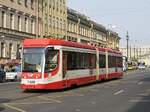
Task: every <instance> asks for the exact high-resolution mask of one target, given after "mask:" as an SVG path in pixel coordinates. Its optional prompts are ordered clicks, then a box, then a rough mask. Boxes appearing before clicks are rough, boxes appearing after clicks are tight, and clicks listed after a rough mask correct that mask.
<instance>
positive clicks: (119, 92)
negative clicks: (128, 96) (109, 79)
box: [114, 89, 124, 95]
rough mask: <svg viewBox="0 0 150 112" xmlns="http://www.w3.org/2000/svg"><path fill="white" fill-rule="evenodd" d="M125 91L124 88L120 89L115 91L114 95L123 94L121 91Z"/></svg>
mask: <svg viewBox="0 0 150 112" xmlns="http://www.w3.org/2000/svg"><path fill="white" fill-rule="evenodd" d="M123 92H124V90H123V89H122V90H120V91H118V92H116V93H114V95H118V94H121V93H123Z"/></svg>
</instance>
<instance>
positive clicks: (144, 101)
mask: <svg viewBox="0 0 150 112" xmlns="http://www.w3.org/2000/svg"><path fill="white" fill-rule="evenodd" d="M130 102H132V103H140V102H141V103H149V102H150V101H149V100H136V99H135V100H130Z"/></svg>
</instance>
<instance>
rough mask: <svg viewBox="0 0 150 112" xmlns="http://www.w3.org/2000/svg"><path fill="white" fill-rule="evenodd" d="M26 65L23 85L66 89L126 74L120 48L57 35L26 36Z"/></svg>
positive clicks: (24, 60) (22, 86)
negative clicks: (79, 41)
mask: <svg viewBox="0 0 150 112" xmlns="http://www.w3.org/2000/svg"><path fill="white" fill-rule="evenodd" d="M22 69H23V71H22V78H21V88H23V89H63V88H68V87H71V86H75V85H83V84H87V83H92V82H95V81H101V80H103V79H112V78H120V77H122V76H123V71H122V54H121V53H120V52H118V51H114V50H110V49H104V48H96V47H94V46H90V45H84V44H80V43H75V42H69V41H63V40H55V39H26V40H25V41H24V44H23V61H22Z"/></svg>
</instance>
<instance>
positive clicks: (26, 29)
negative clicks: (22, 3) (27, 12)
mask: <svg viewBox="0 0 150 112" xmlns="http://www.w3.org/2000/svg"><path fill="white" fill-rule="evenodd" d="M25 32H28V19H27V18H25Z"/></svg>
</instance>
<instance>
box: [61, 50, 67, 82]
mask: <svg viewBox="0 0 150 112" xmlns="http://www.w3.org/2000/svg"><path fill="white" fill-rule="evenodd" d="M62 61H63V62H62V63H63V76H62V77H63V79H65V80H67V52H65V51H63V59H62Z"/></svg>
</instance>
